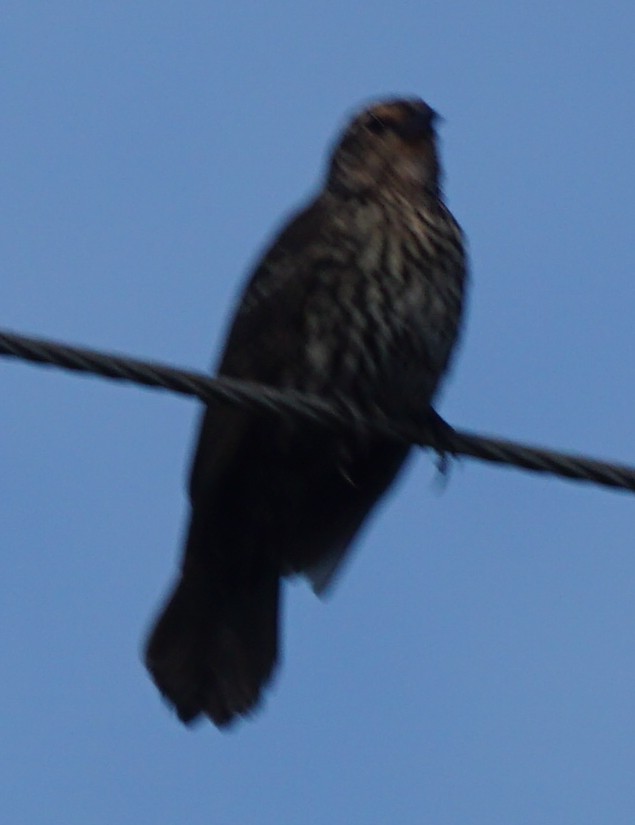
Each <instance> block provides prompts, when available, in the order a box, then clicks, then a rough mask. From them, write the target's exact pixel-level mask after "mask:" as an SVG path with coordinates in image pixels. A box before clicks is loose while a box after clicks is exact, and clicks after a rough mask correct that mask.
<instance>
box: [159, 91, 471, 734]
mask: <svg viewBox="0 0 635 825" xmlns="http://www.w3.org/2000/svg"><path fill="white" fill-rule="evenodd" d="M438 121H439V117H438V115H437V113H436V112H435V111H434V110H433V109H432V108H431V107H430V106H429V105H428V104H427V103H425V102H424V101H423V100H421V99H420V98H418V97H403V98H401V97H400V98H391V99H384V100H379V101H376V102H373V103H371V104H369V105H366V106H364V107H363V108H362V109H361V110H358V111H357V112H356V113H355V114H354V115H353V117H352V118H351V119H350V120H349V122H348V124H347V125H346V127H345V128H344V129H343V130H342V132H341V133H340V134H339V136H338V138H337V139H336V141H335V142H334V147H333V149H332V150H331V153H330V158H329V161H328V163H327V169H326V174H325V175H324V178H323V181H322V185H321V187H320V188H319V190H318V192H317V193H316V195H315V196H314V197H313V198H312V199H311V201H310V202H309V203H308V205H306V206H304V207H303V208H301V209H300V210H299V211H298V212H297V213H296V214H295V215H294V216H293V217H292V218H291V219H290V220H288V222H287V223H286V225H284V226H283V228H282V229H281V231H280V232H279V233H278V235H277V236H276V237H275V238H274V240H273V242H272V243H271V245H270V246H269V248H268V249H267V250H266V251H265V253H264V255H263V256H262V257H261V259H260V262H259V263H258V264H257V266H256V267H255V269H254V271H253V274H252V275H251V277H250V278H249V279H248V282H247V285H246V287H245V289H244V291H243V293H242V297H241V298H240V300H239V302H238V305H237V308H236V311H235V314H234V317H233V321H232V322H231V324H230V328H229V333H228V335H227V339H226V343H225V346H224V349H223V352H222V355H221V358H220V362H219V365H218V369H217V372H218V375H220V376H224V377H229V378H235V379H242V380H246V381H251V382H258V383H260V384H265V385H269V386H271V387H275V388H277V389H282V390H287V391H299V392H303V393H309V394H312V395H313V396H317V397H319V398H321V399H322V400H324V401H326V402H327V403H330V404H332V405H333V406H334V407H335V408H338V407H339V408H346V409H351V408H352V409H354V410H355V411H356V413H359V414H360V415H362V416H367V417H369V418H372V419H375V420H380V419H381V420H384V421H388V422H391V423H393V424H395V425H400V424H403V425H405V424H409V423H413V422H414V423H419V424H420V423H421V422H422V421H424V420H425V419H426V416H428V415H431V414H434V413H433V409H432V402H433V399H434V397H435V394H436V393H437V390H438V388H439V385H440V383H441V380H442V379H443V377H444V376H445V374H446V373H447V370H448V367H449V365H450V361H451V357H452V355H453V351H454V350H455V345H456V343H457V340H458V338H459V335H460V331H461V329H462V319H463V315H464V304H465V292H466V285H467V262H466V252H465V242H464V236H463V232H462V230H461V228H460V227H459V225H458V223H457V222H456V220H455V219H454V217H453V216H452V214H451V213H450V211H449V210H448V208H447V207H446V205H445V203H444V200H443V196H442V190H441V178H442V173H441V167H440V161H439V153H438V147H437V124H438ZM410 451H411V445H409V444H407V443H405V442H403V441H400V440H397V439H394V438H391V437H389V436H388V435H387V434H385V433H380V432H377V431H372V430H369V429H368V428H364V427H356V426H350V427H344V426H342V427H341V428H334V427H331V426H324V425H321V424H319V423H317V422H314V421H309V420H308V419H307V418H305V417H300V416H293V415H292V414H274V413H269V412H267V413H260V412H255V411H252V410H247V409H245V408H241V407H239V406H236V405H231V404H228V403H224V402H220V401H219V402H217V401H210V402H209V403H207V406H206V409H205V410H204V411H203V414H202V422H201V424H200V435H199V439H198V445H197V447H196V450H195V454H194V458H193V462H192V469H191V476H190V483H189V498H190V504H191V508H190V518H189V527H188V529H187V537H186V540H185V544H184V551H183V556H182V563H181V566H180V570H179V573H178V580H177V582H176V586H175V587H174V589H173V590H172V592H171V593H170V595H169V596H168V598H167V600H166V602H165V604H164V606H163V607H162V609H161V611H160V615H159V617H158V619H157V620H156V622H155V624H154V627H153V629H152V631H151V633H150V634H149V638H148V641H147V644H146V648H145V663H146V666H147V668H148V670H149V673H150V675H151V677H152V679H153V681H154V682H155V684H156V686H157V687H158V689H159V691H160V692H161V694H162V695H163V697H164V699H165V700H166V701H167V702H168V703H169V704H170V705H171V706H172V707H173V709H174V710H175V711H176V714H177V715H178V717H179V719H180V720H181V721H182V722H183V723H185V724H187V725H189V724H191V723H193V722H194V721H195V720H199V719H201V718H204V717H207V718H208V719H209V720H210V721H211V722H212V723H213V724H214V725H216V726H217V727H218V728H219V729H226V728H229V727H230V726H231V725H232V723H234V722H235V721H236V720H237V719H239V718H241V717H247V716H250V715H251V714H252V713H253V712H254V711H255V710H256V708H258V706H259V705H260V704H261V700H262V696H263V692H264V689H265V687H267V686H268V684H269V683H270V681H271V680H272V677H273V674H274V671H275V670H276V665H277V663H278V660H279V621H280V600H281V584H282V581H283V580H284V579H285V578H288V577H292V576H296V575H304V576H305V577H306V578H307V579H308V581H309V582H310V583H311V584H312V586H313V588H314V590H315V591H316V592H317V593H318V594H320V593H322V592H324V591H325V590H326V589H327V588H328V587H329V586H330V585H331V584H332V582H333V580H334V578H335V576H336V575H337V573H338V571H339V570H340V568H341V566H342V563H343V561H344V558H345V557H346V555H347V554H348V552H349V550H350V547H351V545H352V544H353V543H354V540H355V539H356V537H358V534H359V531H360V529H361V528H362V525H363V524H364V522H365V521H366V519H367V516H368V515H369V513H370V512H371V511H372V510H373V508H374V506H375V505H376V504H377V502H378V501H379V499H380V498H381V497H382V496H383V494H384V493H385V492H386V491H387V490H388V488H389V487H390V486H391V484H392V483H393V481H394V480H395V478H396V476H397V475H398V473H399V471H400V469H401V468H402V467H403V465H404V463H405V461H406V458H407V457H408V455H409V453H410Z"/></svg>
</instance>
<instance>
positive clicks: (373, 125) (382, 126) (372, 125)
mask: <svg viewBox="0 0 635 825" xmlns="http://www.w3.org/2000/svg"><path fill="white" fill-rule="evenodd" d="M390 125H391V124H390V123H387V122H386V121H385V120H380V118H378V117H376V116H373V117H371V118H370V120H369V121H368V123H367V124H366V128H367V129H368V131H369V132H372V133H373V134H374V135H382V134H383V133H384V132H386V131H388V129H390Z"/></svg>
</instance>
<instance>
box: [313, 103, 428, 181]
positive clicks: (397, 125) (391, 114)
mask: <svg viewBox="0 0 635 825" xmlns="http://www.w3.org/2000/svg"><path fill="white" fill-rule="evenodd" d="M437 120H438V115H437V114H436V112H435V111H434V109H431V108H430V106H428V105H427V103H424V102H423V100H420V99H418V98H409V99H404V100H388V101H384V102H380V103H376V104H374V105H373V106H370V107H369V108H367V109H364V110H363V111H362V112H360V113H359V114H358V115H357V116H356V117H354V118H353V120H352V121H351V122H350V124H349V125H348V127H347V128H346V129H345V131H344V133H343V135H342V136H341V138H340V140H339V141H338V142H337V144H336V146H335V149H334V151H333V154H332V157H331V164H330V168H329V172H328V180H327V187H328V188H329V189H330V190H332V191H337V192H339V193H343V194H350V195H363V194H364V193H372V192H378V191H381V190H382V189H385V190H388V191H396V192H401V193H404V194H408V195H412V194H414V193H416V192H422V193H423V192H426V193H428V194H429V195H432V196H437V195H438V193H439V178H440V168H439V160H438V156H437V149H436V132H435V123H436V121H437Z"/></svg>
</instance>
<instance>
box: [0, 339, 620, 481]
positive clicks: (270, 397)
mask: <svg viewBox="0 0 635 825" xmlns="http://www.w3.org/2000/svg"><path fill="white" fill-rule="evenodd" d="M1 355H5V356H9V357H14V358H19V359H22V360H24V361H31V362H34V363H37V364H49V365H53V366H57V367H63V368H65V369H69V370H74V371H76V372H85V373H90V374H93V375H99V376H102V377H104V378H111V379H113V380H116V381H129V382H131V383H134V384H141V385H143V386H146V387H158V388H162V389H166V390H169V391H171V392H175V393H179V394H181V395H189V396H196V397H197V398H200V399H201V400H202V401H210V400H218V401H226V402H228V403H231V404H237V405H240V406H244V407H247V408H249V409H252V410H257V411H261V412H262V411H266V412H269V413H276V414H293V415H301V416H304V417H305V418H307V419H309V420H311V421H314V422H316V423H319V424H323V425H325V426H328V427H332V428H338V427H345V426H349V427H350V426H355V427H360V426H364V427H367V428H368V429H370V430H374V431H378V432H381V433H383V434H385V435H388V436H390V437H392V438H397V439H400V440H403V441H408V442H412V443H414V444H417V445H419V446H421V447H432V448H433V449H435V450H437V452H440V453H444V452H447V453H450V454H452V455H467V456H471V457H472V458H480V459H481V460H482V461H489V462H492V463H494V464H510V465H513V466H515V467H521V468H522V469H524V470H531V471H532V472H535V473H548V474H551V475H555V476H560V477H562V478H569V479H575V480H576V481H586V482H590V483H593V484H599V485H603V486H605V487H613V488H619V489H623V490H631V491H633V492H635V468H634V467H629V466H626V465H621V464H612V463H608V462H604V461H596V460H593V459H589V458H585V457H583V456H577V455H571V454H567V453H560V452H555V451H553V450H546V449H540V448H537V447H530V446H528V445H526V444H518V443H517V442H513V441H507V440H505V439H499V438H490V437H486V436H483V435H478V434H476V433H471V432H466V431H462V430H453V429H452V428H451V427H449V425H447V424H446V423H445V422H444V421H443V419H441V418H438V417H437V418H436V419H433V424H434V426H432V427H429V426H423V427H421V428H415V427H413V426H410V427H398V426H394V425H392V424H390V422H387V421H371V420H368V419H365V418H363V417H362V416H361V415H360V414H359V413H356V412H355V410H354V409H352V408H350V409H346V408H343V407H341V408H340V407H338V408H337V409H336V408H334V407H333V406H331V405H330V404H328V403H326V402H325V401H323V400H321V399H320V398H317V397H314V396H311V395H308V394H306V393H301V392H297V391H291V390H284V391H283V390H277V389H275V388H273V387H267V386H264V385H262V384H256V383H253V382H249V381H238V380H236V379H231V378H209V377H208V376H206V375H204V374H202V373H198V372H191V371H188V370H180V369H176V368H174V367H168V366H166V365H165V364H157V363H153V362H150V361H141V360H137V359H135V358H125V357H122V356H118V355H113V354H110V353H103V352H96V351H95V350H90V349H84V348H80V347H69V346H66V345H62V344H58V343H56V342H54V341H47V340H42V339H38V338H30V337H25V336H23V335H16V334H12V333H8V332H2V331H0V356H1ZM435 415H436V414H435Z"/></svg>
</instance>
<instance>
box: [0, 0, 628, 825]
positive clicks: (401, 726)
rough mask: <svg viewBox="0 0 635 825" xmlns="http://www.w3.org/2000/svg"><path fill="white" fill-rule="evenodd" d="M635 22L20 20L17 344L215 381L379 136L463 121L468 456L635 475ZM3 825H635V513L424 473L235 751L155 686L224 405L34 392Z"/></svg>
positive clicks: (2, 591) (599, 14) (235, 741)
mask: <svg viewBox="0 0 635 825" xmlns="http://www.w3.org/2000/svg"><path fill="white" fill-rule="evenodd" d="M634 30H635V7H633V5H632V3H630V2H626V0H624V2H610V0H609V2H602V3H600V2H581V3H577V4H575V6H573V5H572V4H569V5H567V4H554V3H550V2H546V1H545V0H535V2H532V3H524V2H522V3H521V2H514V1H513V0H512V2H509V1H508V2H503V0H499V1H498V2H488V3H485V4H483V3H469V2H467V0H461V1H459V0H455V1H453V0H449V1H448V0H446V2H443V3H439V2H428V3H413V2H405V0H393V2H391V3H377V2H369V3H367V4H365V5H360V4H359V3H352V2H350V0H342V2H339V3H325V4H323V5H322V6H318V5H316V4H314V3H308V2H306V1H305V0H296V2H294V3H285V2H276V1H275V0H272V2H270V3H267V4H262V5H257V4H255V3H247V2H240V0H238V1H237V2H233V3H210V2H206V3H203V2H187V3H181V4H177V3H170V2H162V1H161V0H157V2H155V3H153V4H149V3H140V2H125V3H124V2H101V3H99V2H86V0H82V2H57V3H48V4H40V3H33V2H28V0H27V1H26V2H25V0H21V2H19V3H18V2H11V0H9V1H8V2H6V3H5V4H4V10H3V23H2V27H1V30H0V40H1V44H0V45H1V52H2V55H3V58H2V73H1V74H0V91H1V95H2V100H3V104H2V106H3V129H2V131H3V138H2V146H3V151H2V158H1V160H0V176H1V182H0V189H1V191H2V199H1V203H2V206H1V208H2V216H1V220H0V244H1V259H2V267H3V272H4V274H3V277H2V279H1V281H0V306H1V307H2V311H1V314H0V325H1V326H2V327H3V328H5V329H12V330H15V331H22V332H24V333H28V334H37V335H42V336H50V337H53V338H56V339H60V340H64V341H67V342H69V343H76V344H80V345H86V346H92V347H95V348H101V349H107V350H116V351H119V352H122V353H129V354H131V355H135V356H137V357H148V358H153V359H158V360H166V361H169V362H172V363H174V364H177V365H181V366H184V367H188V368H200V369H206V368H208V366H209V364H210V363H211V361H212V359H213V358H215V354H216V353H217V349H218V346H219V343H220V341H221V339H222V335H223V331H224V329H225V325H226V321H227V316H228V312H229V310H230V307H231V305H232V302H233V301H234V300H235V297H236V294H237V290H238V288H239V286H240V284H241V282H242V279H243V278H244V276H245V274H246V272H247V271H248V269H249V267H250V266H251V264H252V263H253V261H254V259H255V257H256V256H257V254H258V252H259V250H260V249H261V248H262V246H263V245H264V244H265V243H266V241H267V239H268V237H269V235H270V233H271V232H272V231H273V230H274V229H275V228H276V227H277V226H278V225H279V224H280V222H281V220H283V218H284V216H285V215H286V214H288V212H289V211H290V210H292V209H293V208H294V207H295V206H296V205H298V204H299V203H301V202H302V201H303V200H304V199H305V198H306V197H307V196H308V195H309V194H310V193H311V191H312V190H313V189H314V188H315V187H316V185H317V183H318V181H319V177H320V175H321V173H322V169H323V163H324V156H325V151H326V149H327V147H328V146H329V143H330V141H331V140H332V139H333V136H334V134H335V133H336V131H337V130H338V129H339V128H340V126H341V124H342V122H343V120H344V119H345V117H346V115H347V113H348V112H349V111H350V110H351V109H352V108H355V107H356V106H357V105H359V103H360V102H363V101H365V100H367V99H369V98H374V97H377V96H381V95H384V94H394V93H404V94H418V95H421V96H422V97H424V98H425V99H426V100H427V101H428V102H429V103H431V104H432V105H433V106H434V107H435V108H436V109H437V110H439V111H440V112H441V113H442V115H443V116H444V117H445V123H444V125H443V129H442V139H443V158H444V164H445V167H446V172H447V179H446V186H445V190H446V194H447V199H448V202H449V205H450V207H451V208H452V210H453V211H454V213H455V214H456V216H457V218H458V219H459V221H460V222H461V223H462V225H463V227H464V229H465V231H466V233H467V235H468V238H469V244H470V254H471V261H472V276H473V281H472V288H471V295H470V310H469V316H468V323H467V328H466V334H465V337H464V340H463V344H462V348H461V352H460V354H459V358H458V360H457V363H456V367H455V369H454V371H453V374H452V376H451V379H450V380H449V382H448V384H447V387H446V391H445V393H444V395H443V398H442V400H441V402H440V404H439V406H440V410H441V412H442V413H443V415H444V416H445V417H446V418H447V419H448V420H449V421H451V422H452V423H454V424H455V425H457V426H461V427H466V428H469V429H474V430H480V431H483V432H487V433H490V434H495V435H501V436H505V437H509V438H516V439H521V440H527V441H530V442H536V443H540V444H544V445H547V446H553V447H557V448H560V449H573V450H576V451H579V452H585V453H589V454H591V455H597V456H599V457H606V458H613V459H616V460H620V461H624V462H631V463H635V438H634V432H635V425H634V416H633V407H634V405H635V383H634V381H633V362H634V358H633V354H632V346H633V310H632V307H633V305H634V304H635V285H634V280H633V273H634V272H635V253H634V245H633V218H634V198H633V192H634V191H635V163H634V161H633V151H632V147H633V144H634V142H635V107H634V105H633V101H634V100H635V58H634V57H633V35H634ZM0 380H1V382H2V387H3V404H2V408H1V410H0V422H1V424H0V455H1V456H2V466H3V468H4V470H5V475H4V485H3V492H2V496H1V497H0V523H1V525H2V543H3V546H4V551H3V552H2V554H0V627H1V628H2V630H1V631H0V659H1V661H2V662H3V676H2V679H1V680H0V702H1V704H2V708H3V710H2V714H1V716H0V719H1V720H2V735H1V736H0V775H1V776H2V788H1V790H0V816H1V817H2V819H3V821H7V822H12V823H22V822H24V823H27V822H28V823H29V825H40V823H42V824H44V823H58V822H71V823H73V822H82V823H88V824H89V825H101V824H102V823H104V824H105V823H109V825H110V823H112V822H116V823H123V824H125V823H135V825H136V824H137V823H139V822H153V823H155V825H163V823H174V822H188V823H192V825H195V824H196V823H209V822H213V823H219V824H220V825H233V823H247V822H257V823H276V825H283V824H284V823H297V822H303V823H305V824H306V825H312V824H313V823H324V822H328V823H350V822H361V823H365V824H366V823H368V824H369V825H374V823H386V822H399V823H402V824H403V825H406V824H407V823H422V822H423V823H427V822H430V823H435V825H458V823H468V822H469V823H471V824H472V825H479V823H487V825H491V823H492V822H505V823H514V825H516V824H517V823H535V822H540V823H541V824H542V825H551V823H554V824H555V823H558V825H568V823H571V825H573V823H575V825H585V823H600V822H602V823H604V822H610V823H612V825H617V823H631V822H632V821H633V817H634V815H635V783H634V782H633V764H634V761H635V547H634V531H633V513H634V507H635V502H634V500H633V498H632V497H631V496H629V495H627V494H621V493H613V492H607V491H604V490H601V489H598V488H593V487H590V486H589V487H587V486H582V485H575V484H571V483H566V482H563V481H558V480H549V479H545V478H540V477H534V476H530V475H528V474H524V473H522V472H519V471H515V470H510V469H500V468H491V467H488V466H485V465H483V464H480V463H477V462H474V461H469V460H464V461H459V462H457V463H456V465H455V466H454V467H453V470H452V473H451V477H450V479H449V483H448V484H447V485H445V487H443V486H442V485H441V486H440V485H439V484H438V483H437V482H436V481H435V470H434V465H433V462H432V461H431V460H430V458H429V457H428V456H426V455H420V456H417V457H416V461H414V462H413V463H412V465H411V467H410V470H409V472H408V473H407V474H406V475H404V477H403V479H402V481H401V483H400V484H399V485H398V486H397V488H396V489H395V491H394V493H393V494H392V495H391V496H389V497H388V499H387V500H386V502H385V504H384V505H383V506H382V507H381V508H380V510H379V511H378V513H377V514H376V516H375V518H373V520H372V523H371V524H370V525H369V527H368V529H367V531H366V533H365V534H364V536H363V538H362V540H361V541H360V543H359V546H358V548H357V552H356V554H355V557H354V559H353V560H352V562H351V564H349V566H348V568H347V569H346V571H345V573H344V575H343V576H342V578H341V580H340V581H339V583H338V586H337V588H336V590H335V592H334V593H333V595H332V596H331V597H330V598H329V599H328V600H327V601H326V602H320V601H319V600H317V599H315V597H314V596H313V595H312V594H311V592H310V591H309V590H308V588H307V587H305V586H304V585H303V584H300V583H298V584H293V585H291V586H290V587H288V588H287V594H286V595H287V598H286V603H285V611H284V612H285V617H284V663H283V667H282V669H281V671H280V674H279V677H278V679H277V681H276V683H275V685H274V687H273V689H272V690H271V691H270V693H269V695H268V699H267V702H266V705H265V707H264V709H263V711H262V712H261V713H260V714H258V715H257V716H256V717H255V718H254V719H252V720H250V721H248V722H245V723H243V724H242V725H240V726H238V727H237V728H236V729H235V730H234V731H233V732H231V733H229V734H220V733H218V732H217V731H216V730H215V729H213V728H211V726H205V725H203V726H201V727H199V728H196V729H195V730H194V731H188V730H186V729H184V728H182V727H181V726H180V725H179V724H178V723H177V721H176V720H175V718H174V717H173V716H172V715H171V714H170V712H169V711H168V709H167V708H166V707H165V706H164V705H163V704H162V703H161V701H160V700H159V698H158V697H157V695H156V692H155V690H154V688H153V686H152V685H151V683H150V681H149V680H148V678H146V675H145V672H144V670H143V667H142V665H141V663H140V656H139V651H140V646H141V643H142V639H143V637H144V634H145V632H146V629H147V627H148V625H149V622H150V619H151V617H152V615H153V614H154V611H155V609H156V606H157V604H158V602H159V600H160V599H161V598H162V596H163V593H164V591H165V588H166V587H167V583H168V580H169V578H170V577H171V575H172V573H173V570H174V568H175V565H176V562H177V557H178V548H179V544H180V541H181V536H182V531H183V528H184V519H185V515H186V501H185V496H184V482H185V477H186V470H187V465H188V456H189V451H190V448H191V444H192V437H193V424H194V421H195V418H196V414H197V405H196V403H195V402H194V401H191V400H184V399H182V398H177V397H175V396H170V395H168V394H162V393H157V392H152V391H149V390H143V389H139V388H133V387H124V386H118V385H112V384H109V383H107V382H105V381H101V380H99V379H96V378H81V377H77V376H74V375H68V374H65V373H63V372H60V371H56V370H50V369H44V368H36V367H32V366H29V365H26V364H21V363H14V362H10V361H9V360H5V361H0Z"/></svg>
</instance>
